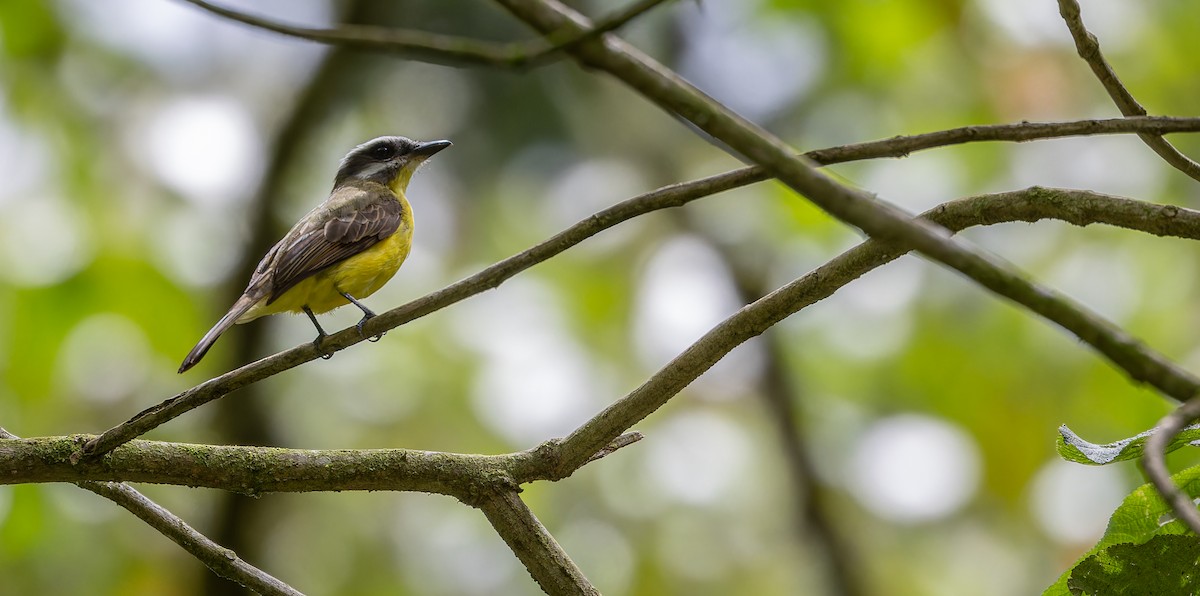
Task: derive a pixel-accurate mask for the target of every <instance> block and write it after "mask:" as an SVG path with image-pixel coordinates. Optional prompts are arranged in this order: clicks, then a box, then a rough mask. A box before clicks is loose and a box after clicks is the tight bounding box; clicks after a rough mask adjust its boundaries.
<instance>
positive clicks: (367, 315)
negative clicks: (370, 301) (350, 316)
mask: <svg viewBox="0 0 1200 596" xmlns="http://www.w3.org/2000/svg"><path fill="white" fill-rule="evenodd" d="M338 293H339V294H341V295H342V297H343V298H345V299H346V300H349V301H350V304H353V305H354V306H357V307H358V308H359V310H361V311H363V318H361V319H359V321H358V324H357V325H355V327H357V328H358V336H359V337H363V338H364V339H366V338H365V337H364V336H363V325H366V324H367V321H370V320H371V319H373V318H375V312H374V311H372V310H371V309H369V308H367V305H365V304H363V303H361V302H359V301H358V300H355V298H354V296H351V295H350V294H347V293H346V292H338ZM384 333H387V332H386V331H385V332H384ZM384 333H380V334H379V335H376V336H375V337H372V338H371V339H369V340H368V341H379V340H380V339H383V335H384Z"/></svg>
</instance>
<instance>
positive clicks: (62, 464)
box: [0, 187, 1200, 499]
mask: <svg viewBox="0 0 1200 596" xmlns="http://www.w3.org/2000/svg"><path fill="white" fill-rule="evenodd" d="M923 217H927V218H928V219H929V220H931V221H933V222H935V223H937V224H939V225H942V226H945V227H946V228H947V229H949V230H955V231H957V230H962V229H965V228H968V227H971V226H976V225H993V224H998V223H1003V222H1012V221H1027V222H1033V221H1038V220H1041V219H1058V220H1062V221H1065V222H1068V223H1071V224H1075V225H1079V226H1086V225H1090V224H1096V223H1102V224H1107V225H1111V226H1116V227H1121V228H1127V229H1130V230H1137V231H1141V232H1145V233H1148V234H1153V235H1156V236H1174V237H1178V238H1187V239H1193V240H1200V211H1192V210H1190V209H1183V208H1180V207H1175V206H1171V205H1156V204H1153V203H1146V202H1143V201H1135V200H1132V199H1125V198H1121V197H1113V196H1109V195H1104V194H1101V193H1096V192H1091V191H1083V190H1068V189H1053V188H1038V187H1034V188H1030V189H1026V190H1020V191H1013V192H1006V193H999V194H990V195H980V196H976V197H969V198H966V199H961V200H958V201H952V202H949V203H946V204H943V205H940V206H938V207H935V208H934V209H932V210H930V211H928V212H926V213H925V215H924V216H923ZM907 251H908V248H907V247H901V246H899V245H896V244H893V243H888V242H884V241H880V240H868V241H866V242H864V243H862V244H860V245H858V246H856V247H855V248H852V249H850V250H849V251H847V252H845V253H843V254H841V255H839V256H838V257H836V258H834V259H833V260H831V261H829V262H828V263H826V264H824V265H822V266H821V267H819V268H817V269H816V270H814V271H812V272H811V273H809V274H807V275H805V276H804V277H801V278H799V279H797V280H795V281H793V282H791V283H789V284H788V285H786V286H784V287H782V288H780V289H778V290H775V291H774V292H771V293H770V294H768V295H767V296H765V297H763V298H761V299H759V300H757V301H755V302H754V303H753V304H750V305H748V306H746V307H744V308H742V309H741V310H739V311H738V312H736V313H734V314H733V315H731V316H730V317H729V318H727V319H725V320H724V321H722V322H721V323H720V324H719V325H717V326H716V327H714V328H713V329H712V330H710V331H709V332H708V333H706V334H705V335H704V336H703V337H701V338H700V339H699V340H698V341H697V342H696V343H694V344H692V346H690V347H689V348H688V349H687V350H685V351H684V352H683V353H682V354H680V355H679V356H677V357H676V358H675V359H674V360H672V361H671V362H670V363H668V364H667V365H666V366H664V367H663V368H662V369H661V370H659V371H658V372H657V373H655V374H654V375H652V376H651V377H650V378H649V379H648V380H647V381H646V383H644V384H643V385H642V386H641V387H639V388H637V389H635V390H634V391H633V392H631V393H629V394H628V395H626V396H625V397H623V398H621V399H620V400H618V401H617V402H615V403H614V404H612V405H611V406H609V407H608V408H606V409H605V410H604V411H602V412H600V413H598V414H596V415H595V416H594V417H592V419H590V420H589V421H587V422H586V423H584V424H583V425H582V426H580V427H579V428H578V429H576V430H575V431H574V432H573V433H571V435H570V436H569V437H567V438H566V439H565V440H563V441H552V442H549V443H546V444H544V445H542V446H539V447H538V448H536V449H531V450H529V451H523V452H520V453H517V454H508V455H503V456H482V455H457V454H445V453H432V452H426V451H408V450H394V449H393V450H368V451H349V450H342V451H307V450H290V449H275V448H264V447H239V446H213V445H178V444H173V443H158V442H153V441H137V442H134V443H132V444H130V445H127V446H124V447H122V448H120V449H117V450H114V451H113V452H112V453H110V454H109V455H108V457H106V458H105V459H104V461H103V462H100V463H88V462H80V463H78V464H74V463H72V462H71V461H70V460H71V459H72V457H73V455H74V454H75V453H76V443H77V441H76V440H75V439H73V438H70V437H58V438H47V439H37V440H25V441H16V442H11V443H0V483H25V482H77V481H80V480H129V481H136V482H156V483H166V484H184V485H189V486H206V487H210V488H221V489H225V490H233V491H238V492H246V493H260V492H272V491H314V490H318V491H319V490H414V491H423V492H433V493H439V494H447V495H454V496H463V498H466V499H469V498H470V495H471V494H473V492H472V491H474V490H475V489H476V487H477V486H478V483H479V482H480V481H484V482H493V481H495V479H496V478H506V479H511V481H512V482H513V483H515V484H517V485H520V484H524V483H527V482H533V481H536V480H558V479H561V478H565V477H567V476H569V475H571V473H573V472H574V471H575V470H576V469H577V468H579V467H580V466H581V465H583V464H584V463H586V462H587V461H588V460H589V459H590V458H591V457H592V456H593V455H594V454H595V453H597V452H599V451H602V450H604V449H605V448H606V447H607V446H609V444H610V443H612V442H613V441H615V440H617V439H618V438H619V437H620V436H621V435H622V433H624V432H625V431H626V430H628V429H629V428H630V427H632V426H633V425H634V424H636V423H637V422H638V421H640V420H641V419H642V418H645V417H646V416H648V415H649V414H650V413H652V412H653V411H655V410H656V409H658V408H659V407H661V406H662V405H663V404H664V403H666V402H667V400H669V399H670V398H671V397H672V396H674V395H675V394H677V393H678V392H679V391H680V390H682V389H683V387H685V386H687V385H688V384H690V383H691V382H692V381H693V380H695V379H696V377H698V376H700V374H701V373H703V372H704V371H705V370H707V369H708V368H709V367H711V366H712V365H713V364H715V363H716V362H717V361H718V360H720V359H721V358H722V357H723V356H724V355H725V354H726V353H728V352H729V351H730V350H732V349H733V348H735V347H736V346H738V345H740V344H741V343H743V342H745V341H746V340H748V339H750V338H751V337H754V336H756V335H758V334H760V333H762V332H763V331H764V330H766V329H767V328H769V327H770V326H772V325H774V324H775V323H778V322H779V321H781V320H783V319H784V318H786V317H788V316H790V315H791V314H793V313H795V312H798V311H799V310H801V309H803V308H805V307H807V306H809V305H811V304H814V303H816V302H818V301H820V300H823V299H825V298H827V297H828V296H830V295H832V294H833V293H834V292H836V291H837V290H838V289H839V288H841V287H842V286H845V285H846V284H848V283H850V282H852V281H854V280H855V279H857V278H858V277H860V276H862V275H863V274H865V273H866V272H868V271H870V270H872V269H874V268H876V267H879V266H881V265H884V264H886V263H888V262H890V261H892V260H895V259H897V258H899V257H900V255H902V254H904V253H905V252H907ZM1123 342H1124V344H1123V345H1124V348H1125V349H1127V350H1130V351H1132V352H1134V353H1140V352H1142V351H1146V348H1144V347H1143V346H1141V344H1139V343H1138V342H1137V341H1136V340H1134V339H1133V338H1130V337H1128V336H1125V337H1124V338H1123ZM1145 357H1147V358H1151V357H1153V354H1152V353H1149V354H1146V355H1145ZM1148 374H1155V373H1153V372H1150V373H1148ZM1155 380H1156V381H1157V382H1159V383H1162V382H1163V381H1162V380H1161V379H1155ZM1185 382H1188V381H1186V380H1185ZM1190 382H1191V383H1192V384H1191V385H1190V386H1188V387H1187V388H1190V389H1191V390H1193V392H1194V390H1195V389H1197V388H1200V384H1197V383H1196V382H1195V381H1190Z"/></svg>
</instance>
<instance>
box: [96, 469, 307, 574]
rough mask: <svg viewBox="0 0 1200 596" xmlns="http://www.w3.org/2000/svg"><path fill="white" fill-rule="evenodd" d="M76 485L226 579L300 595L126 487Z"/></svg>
mask: <svg viewBox="0 0 1200 596" xmlns="http://www.w3.org/2000/svg"><path fill="white" fill-rule="evenodd" d="M78 485H79V487H81V488H84V489H87V490H90V491H92V492H94V493H96V494H98V495H100V496H102V497H104V498H106V499H109V500H111V501H112V502H114V503H116V504H118V505H120V506H121V507H124V508H125V509H126V510H128V511H129V512H130V513H132V514H134V515H136V516H137V517H138V519H140V520H142V521H144V522H146V523H147V524H149V525H150V527H152V528H154V529H155V530H158V531H159V533H161V534H163V535H164V536H166V537H167V538H170V539H171V540H172V541H173V542H174V543H175V544H178V545H179V546H182V547H183V549H184V550H186V551H187V552H189V553H191V554H192V556H194V557H196V558H197V559H199V560H200V562H201V563H204V564H205V565H207V566H208V568H209V569H212V570H213V573H216V574H217V575H219V576H221V577H223V578H225V579H228V580H231V581H234V582H237V583H238V584H240V585H242V586H245V587H247V588H250V589H251V590H254V591H255V592H258V593H259V594H263V595H264V596H276V595H279V596H303V594H302V593H301V592H300V591H299V590H297V589H295V588H293V587H291V586H289V585H287V584H285V583H283V582H282V581H279V580H278V579H276V578H275V577H272V576H271V575H269V574H267V573H266V572H264V571H262V570H261V569H259V568H257V567H255V566H253V565H251V564H249V563H247V562H245V561H243V560H242V559H241V557H238V555H237V553H235V552H233V551H232V550H229V549H227V548H224V547H222V546H221V545H220V544H217V543H216V542H213V541H212V540H209V539H208V537H207V536H205V535H204V534H201V533H200V532H197V531H196V530H195V529H194V528H192V527H191V526H189V525H187V522H184V521H183V520H182V519H180V518H179V517H177V516H176V515H175V514H173V513H171V512H170V511H167V510H166V509H164V508H163V507H162V506H161V505H159V504H158V503H155V502H154V501H151V500H150V499H148V498H146V496H145V495H143V494H142V493H139V492H138V491H136V490H134V489H133V488H132V487H130V486H129V485H126V484H122V483H119V482H80V483H78Z"/></svg>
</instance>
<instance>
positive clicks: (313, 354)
mask: <svg viewBox="0 0 1200 596" xmlns="http://www.w3.org/2000/svg"><path fill="white" fill-rule="evenodd" d="M1143 131H1156V132H1195V131H1200V118H1167V117H1154V118H1115V119H1109V120H1080V121H1072V122H1040V123H1031V122H1022V123H1018V124H997V125H988V126H968V127H964V128H955V129H950V130H944V131H938V132H931V133H926V134H920V135H914V136H900V137H893V138H889V139H883V140H878V141H871V142H867V143H856V144H852V145H844V146H839V147H831V148H828V149H819V150H816V151H812V152H809V153H807V154H805V155H806V156H807V157H809V158H810V159H812V160H813V161H815V162H818V163H821V164H826V165H828V164H834V163H843V162H848V161H855V160H863V159H876V158H882V157H904V156H907V155H908V154H910V153H912V152H914V151H920V150H924V149H931V148H934V147H943V146H947V145H956V144H961V143H968V142H975V141H1014V142H1022V141H1029V140H1034V139H1048V138H1055V137H1064V136H1078V135H1092V134H1120V133H1131V132H1143ZM767 178H768V175H767V173H766V171H765V170H764V169H763V168H761V167H757V166H755V167H747V168H741V169H738V170H733V171H730V172H726V173H723V174H717V175H715V176H710V177H708V178H702V179H700V180H694V181H691V182H686V183H680V184H673V185H670V186H665V187H663V188H660V189H657V190H654V191H651V192H648V193H645V194H642V195H638V196H636V197H633V198H631V199H628V200H626V201H623V202H620V203H617V204H616V205H613V206H612V207H609V208H608V209H605V210H603V211H600V212H598V213H596V214H594V215H592V216H591V217H589V218H587V219H585V220H583V221H581V222H579V223H577V224H575V225H573V226H571V227H570V228H567V229H566V230H564V231H562V232H560V233H558V234H556V235H555V236H553V237H551V238H549V239H547V240H546V241H544V242H542V243H540V244H538V245H537V246H534V247H532V248H530V249H528V250H526V251H524V252H521V253H519V254H517V255H514V256H512V257H509V258H507V259H505V260H503V261H500V262H498V263H496V264H494V265H492V266H490V267H487V268H486V269H484V270H482V271H480V272H479V273H476V274H474V275H472V276H470V277H468V278H466V279H463V280H461V281H459V282H456V283H454V284H451V285H449V286H447V287H445V288H442V289H441V290H438V291H436V292H433V293H431V294H427V295H425V296H423V297H421V298H418V299H416V300H414V301H412V302H409V303H408V304H405V305H403V306H400V307H397V308H394V309H392V310H389V311H387V312H385V313H382V314H380V315H379V316H378V317H375V318H374V319H371V320H370V321H368V322H367V324H366V325H365V326H364V335H366V336H368V337H369V336H372V335H375V334H378V333H382V332H384V331H388V330H391V329H394V328H396V327H399V326H400V325H403V324H405V323H408V322H409V321H412V320H414V319H418V318H421V317H423V316H425V315H427V314H430V313H433V312H436V311H438V310H441V309H443V308H446V307H447V306H450V305H452V304H455V303H457V302H459V301H462V300H465V299H467V298H469V297H471V296H474V295H476V294H479V293H481V292H484V291H486V290H490V289H492V288H496V287H498V286H499V285H500V284H502V283H504V282H505V281H507V280H508V279H510V278H512V277H513V276H515V275H517V274H518V273H521V272H522V271H524V270H526V269H528V268H530V267H532V266H534V265H536V264H538V263H541V262H542V261H545V260H547V259H549V258H551V257H554V256H556V255H558V254H560V253H562V252H563V251H565V250H567V249H568V248H571V247H572V246H575V245H576V244H579V243H580V242H583V241H584V240H586V239H588V238H590V237H591V236H593V235H595V234H598V233H600V232H601V231H603V230H606V229H608V228H610V227H613V226H615V225H617V224H620V223H622V222H625V221H628V220H630V219H633V218H635V217H638V216H640V215H644V214H647V213H651V212H653V211H657V210H660V209H666V208H670V207H679V206H682V205H685V204H687V203H690V202H692V201H694V200H697V199H701V198H704V197H707V196H711V195H713V194H716V193H719V192H723V191H726V190H730V189H733V188H739V187H742V186H745V185H748V184H752V183H755V182H761V181H763V180H766V179H767ZM362 337H363V336H361V335H359V334H358V332H357V330H355V329H346V330H343V331H341V332H339V333H335V334H333V335H331V336H329V337H328V338H326V339H325V341H324V342H323V344H322V347H323V348H325V349H326V350H330V351H340V350H343V349H345V348H348V347H350V346H352V345H354V344H357V343H359V342H360V341H362ZM317 357H319V354H318V353H317V351H316V350H315V349H314V348H313V347H312V345H311V344H309V343H306V344H303V345H300V346H298V347H295V348H292V349H290V350H286V351H284V352H279V353H277V354H274V355H272V356H269V357H267V358H263V359H262V360H258V361H257V362H253V363H250V364H247V365H245V366H243V367H241V368H238V369H236V370H233V371H230V372H227V373H225V374H223V375H221V376H219V377H214V378H212V379H209V380H208V381H205V382H204V383H201V384H199V385H197V386H195V387H192V388H191V389H188V390H186V391H184V392H182V393H179V394H177V395H175V396H173V397H171V398H169V399H167V400H165V401H163V402H161V403H159V404H157V405H155V406H152V407H150V408H147V409H145V410H143V411H142V412H140V413H138V414H136V415H134V416H133V418H131V419H129V420H128V421H126V422H124V423H122V424H119V425H117V426H115V427H113V428H111V429H109V430H107V431H105V432H104V433H103V434H102V435H100V436H99V437H97V438H96V439H93V440H92V441H90V442H88V443H87V444H86V445H85V446H84V448H83V449H82V450H81V451H80V452H79V454H77V456H76V458H77V459H78V458H80V457H82V458H84V459H88V458H95V457H99V456H100V455H103V454H104V453H107V452H108V451H111V450H112V449H113V448H115V447H117V446H118V445H121V444H123V443H125V442H127V441H130V440H132V439H134V438H136V437H139V436H141V435H143V434H145V433H146V432H148V431H150V430H151V429H153V428H155V427H158V426H160V425H162V424H164V423H166V422H168V421H170V420H171V419H173V418H175V417H176V416H179V415H181V414H183V413H185V412H188V411H190V410H193V409H195V408H198V407H200V406H202V405H204V404H206V403H208V402H210V401H213V400H216V399H220V398H221V397H224V396H225V395H228V394H229V393H230V392H232V391H235V390H237V389H239V388H241V387H244V386H246V385H250V384H252V383H256V382H258V381H261V380H262V379H265V378H267V377H270V376H273V375H276V374H279V373H281V372H283V371H285V370H288V369H291V368H294V367H296V366H299V365H301V364H304V363H306V362H309V361H311V360H315V359H316V358H317Z"/></svg>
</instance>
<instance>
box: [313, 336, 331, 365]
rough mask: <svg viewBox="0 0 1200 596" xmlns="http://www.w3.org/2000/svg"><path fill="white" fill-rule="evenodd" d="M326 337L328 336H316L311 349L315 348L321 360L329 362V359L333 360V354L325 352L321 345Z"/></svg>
mask: <svg viewBox="0 0 1200 596" xmlns="http://www.w3.org/2000/svg"><path fill="white" fill-rule="evenodd" d="M326 337H329V336H328V335H325V334H324V333H322V334H321V335H318V336H317V339H314V340H313V342H312V345H313V348H315V349H316V350H317V353H318V354H320V355H321V360H329V359H330V358H333V352H326V351H325V348H324V347H323V346H322V344H323V343H325V342H324V340H325V338H326Z"/></svg>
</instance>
